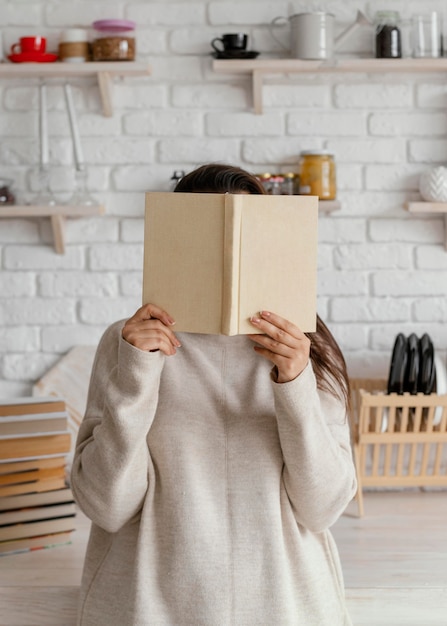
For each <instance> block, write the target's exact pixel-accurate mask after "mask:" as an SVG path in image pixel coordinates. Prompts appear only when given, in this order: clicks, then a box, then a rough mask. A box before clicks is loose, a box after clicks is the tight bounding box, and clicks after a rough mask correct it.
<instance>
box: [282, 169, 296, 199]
mask: <svg viewBox="0 0 447 626" xmlns="http://www.w3.org/2000/svg"><path fill="white" fill-rule="evenodd" d="M281 176H282V178H283V183H282V185H281V194H282V195H283V196H293V195H294V194H296V193H298V191H297V183H298V175H297V174H295V172H286V173H285V174H281Z"/></svg>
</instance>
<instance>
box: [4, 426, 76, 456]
mask: <svg viewBox="0 0 447 626" xmlns="http://www.w3.org/2000/svg"><path fill="white" fill-rule="evenodd" d="M70 443H71V435H70V433H68V432H56V433H45V434H37V435H30V436H19V435H18V436H15V437H8V436H6V437H0V459H5V460H6V459H9V460H12V459H20V458H22V459H26V458H28V457H37V456H40V455H50V454H53V455H55V454H60V453H63V452H69V451H70Z"/></svg>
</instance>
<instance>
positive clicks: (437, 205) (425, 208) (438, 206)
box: [405, 201, 447, 251]
mask: <svg viewBox="0 0 447 626" xmlns="http://www.w3.org/2000/svg"><path fill="white" fill-rule="evenodd" d="M405 208H406V209H407V210H408V211H409V212H410V213H419V214H420V215H428V214H438V215H439V214H444V237H445V242H444V247H445V249H446V251H447V202H422V201H421V202H408V203H407V204H406V205H405Z"/></svg>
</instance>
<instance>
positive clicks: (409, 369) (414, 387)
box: [404, 333, 419, 395]
mask: <svg viewBox="0 0 447 626" xmlns="http://www.w3.org/2000/svg"><path fill="white" fill-rule="evenodd" d="M418 376H419V339H418V338H417V336H416V335H415V333H411V335H409V337H408V338H407V364H406V367H405V374H404V391H408V392H409V393H411V394H412V395H416V394H417V392H418Z"/></svg>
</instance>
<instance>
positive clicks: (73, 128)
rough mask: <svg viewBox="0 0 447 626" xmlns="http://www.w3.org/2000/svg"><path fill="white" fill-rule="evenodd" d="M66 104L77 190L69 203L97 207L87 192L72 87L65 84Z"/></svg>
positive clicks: (95, 201) (85, 171) (94, 199)
mask: <svg viewBox="0 0 447 626" xmlns="http://www.w3.org/2000/svg"><path fill="white" fill-rule="evenodd" d="M64 94H65V104H66V107H67V113H68V120H69V123H70V132H71V138H72V141H73V154H74V161H75V175H76V190H75V192H74V194H73V196H72V197H71V198H70V200H69V201H68V204H71V205H73V206H97V205H98V204H99V203H98V201H97V200H96V198H94V197H93V196H91V195H90V194H89V192H88V190H87V169H86V166H85V162H84V153H83V151H82V144H81V137H80V134H79V126H78V121H77V117H76V110H75V107H74V102H73V93H72V90H71V85H69V84H68V83H65V84H64Z"/></svg>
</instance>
